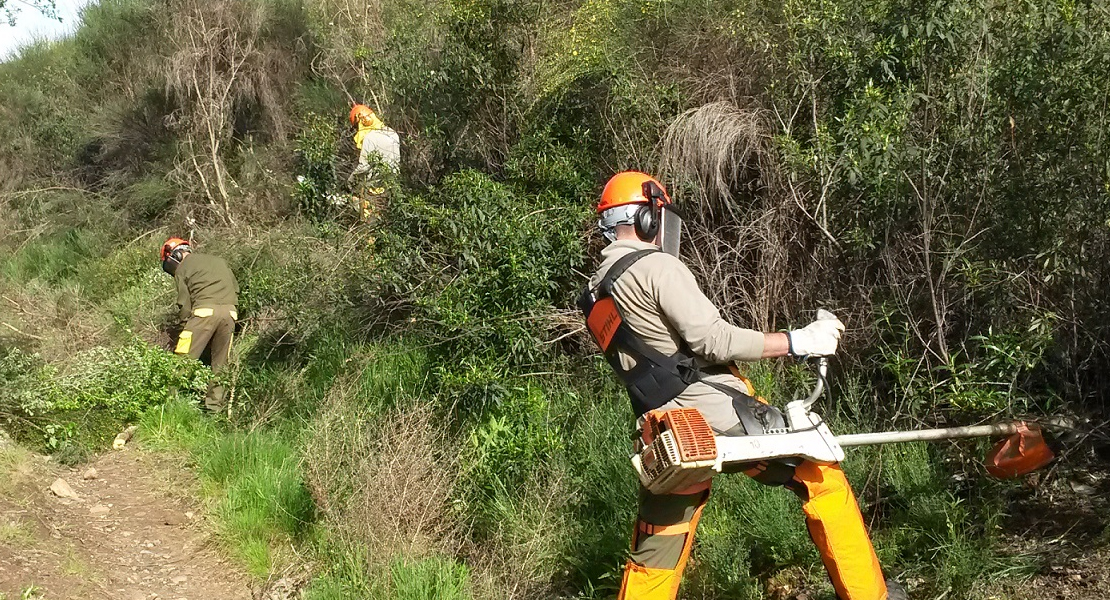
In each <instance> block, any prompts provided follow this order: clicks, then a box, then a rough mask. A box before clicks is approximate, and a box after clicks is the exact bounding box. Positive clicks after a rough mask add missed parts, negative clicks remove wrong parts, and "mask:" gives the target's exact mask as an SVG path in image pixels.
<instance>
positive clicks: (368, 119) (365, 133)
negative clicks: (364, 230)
mask: <svg viewBox="0 0 1110 600" xmlns="http://www.w3.org/2000/svg"><path fill="white" fill-rule="evenodd" d="M348 119H349V120H350V122H351V124H352V125H355V126H357V127H358V131H357V132H355V136H354V142H355V147H357V148H358V166H356V167H355V169H354V171H352V172H351V175H350V177H348V178H347V181H348V182H349V183H351V184H352V186H353V188H354V189H352V191H353V192H354V193H355V196H356V197H357V198H358V209H359V214H360V217H361V218H362V220H364V221H365V220H369V219H370V218H372V217H373V212H374V206H373V205H374V202H373V200H374V199H376V198H378V197H380V196H381V195H382V194H384V193H385V187H384V181H383V180H384V173H382V171H381V170H382V169H383V168H387V169H391V170H393V171H394V172H396V171H397V170H398V169H400V166H401V138H400V136H399V135H398V134H397V132H396V131H394V130H393V129H390V128H389V127H387V126H386V125H385V123H384V122H383V121H382V120H381V118H380V117H378V115H377V113H375V112H374V111H373V109H371V108H370V107H369V106H366V105H364V104H356V105H355V106H354V107H353V108H351V113H350V115H348Z"/></svg>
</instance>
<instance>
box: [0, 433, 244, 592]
mask: <svg viewBox="0 0 1110 600" xmlns="http://www.w3.org/2000/svg"><path fill="white" fill-rule="evenodd" d="M89 467H92V468H94V469H95V470H96V476H95V478H87V479H86V478H84V477H83V475H86V471H87V469H88V468H89ZM88 475H91V473H89V474H88ZM86 476H87V475H86ZM59 477H60V478H62V479H64V480H65V482H67V483H68V484H69V485H70V486H71V488H72V489H73V491H74V492H76V494H77V495H78V496H79V497H78V498H74V499H68V498H61V497H58V496H57V495H56V494H55V493H54V492H52V491H51V489H50V488H51V484H52V482H54V481H55V479H56V478H59ZM195 485H196V484H195V481H194V479H193V476H192V474H191V473H190V472H189V471H188V470H187V469H186V468H184V466H182V465H180V464H175V463H174V462H173V460H172V459H169V458H166V457H161V456H155V455H151V454H147V453H143V452H139V451H135V450H131V449H125V450H122V451H118V452H111V453H108V454H105V455H103V456H102V457H100V458H99V459H98V460H96V461H95V462H94V463H92V464H90V465H84V466H82V467H81V468H80V469H76V470H71V469H66V468H64V467H60V466H58V465H55V464H53V463H51V462H50V461H48V460H47V459H45V458H43V457H40V456H36V455H33V454H31V453H28V452H26V451H24V450H21V449H19V448H15V447H11V446H8V447H0V599H5V600H15V599H17V598H21V597H24V595H26V597H30V598H44V599H50V600H54V599H64V598H75V599H77V598H80V599H81V600H101V599H112V600H154V599H165V600H206V599H210V598H211V599H221V600H225V599H226V600H239V599H242V600H249V599H250V598H251V592H250V589H249V585H248V584H249V581H248V579H247V578H246V577H245V576H244V575H242V574H241V573H238V572H237V571H236V570H235V569H234V568H233V567H232V566H230V565H229V564H228V563H227V562H226V561H225V560H224V559H222V558H221V557H220V555H219V552H218V551H217V550H216V548H215V545H214V544H213V543H212V540H211V536H210V534H208V533H207V532H206V531H205V529H204V527H203V526H202V524H201V523H200V522H198V518H197V516H196V515H197V514H199V512H200V511H199V509H198V507H197V505H196V503H195V501H193V500H192V498H195V495H193V494H191V493H190V490H191V489H193V488H194V487H195ZM29 590H30V591H29ZM5 594H6V598H5Z"/></svg>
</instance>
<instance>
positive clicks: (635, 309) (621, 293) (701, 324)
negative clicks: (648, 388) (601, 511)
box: [590, 240, 763, 433]
mask: <svg viewBox="0 0 1110 600" xmlns="http://www.w3.org/2000/svg"><path fill="white" fill-rule="evenodd" d="M654 248H656V246H655V245H654V244H649V243H646V242H640V241H635V240H617V241H616V242H613V243H612V244H610V245H609V246H608V247H606V248H605V249H604V250H602V252H601V257H602V262H601V265H600V266H599V267H598V270H597V272H596V273H595V274H594V276H593V277H592V278H591V279H590V286H591V287H596V286H597V285H598V284H599V283H600V282H601V279H602V278H603V277H605V274H606V273H608V272H609V269H610V267H612V266H613V264H614V263H615V262H616V261H617V260H618V259H620V258H621V257H622V256H624V255H626V254H628V253H630V252H635V251H637V250H648V249H654ZM613 298H614V299H615V300H616V302H617V306H619V307H620V310H621V315H622V316H623V317H624V322H625V323H627V324H628V326H629V327H630V328H631V329H632V331H633V333H635V334H636V335H637V336H639V337H640V338H641V339H643V340H644V341H645V342H646V343H647V344H648V345H650V346H651V347H653V348H655V349H656V350H658V351H660V352H662V353H663V354H666V355H668V356H669V355H672V354H674V353H676V352H678V349H679V347H680V345H681V343H682V342H683V341H685V342H686V345H687V346H688V347H689V348H690V350H691V351H693V352H694V354H695V355H697V360H698V362H699V366H708V365H724V364H728V363H729V362H732V361H755V360H759V359H760V358H761V357H762V356H763V333H761V332H759V331H754V330H751V329H743V328H741V327H736V326H734V325H732V324H730V323H729V322H728V321H725V320H724V319H723V318H721V312H720V310H718V309H717V307H716V306H715V305H714V304H713V302H712V301H710V300H709V298H706V297H705V294H704V293H702V291H701V288H700V287H699V286H698V282H697V281H696V280H695V279H694V274H693V273H691V272H690V269H689V268H687V267H686V265H685V264H683V263H682V261H680V260H679V259H678V258H676V257H674V256H671V255H670V254H667V253H665V252H656V253H653V254H649V255H647V256H644V257H643V258H641V259H639V260H638V261H636V262H635V263H634V264H633V265H632V266H631V267H629V268H628V270H627V271H625V272H624V274H623V275H621V277H620V278H619V279H617V281H616V283H614V284H613ZM621 363H622V364H623V365H624V366H625V368H630V367H632V366H633V365H635V360H634V359H632V357H630V356H626V355H623V354H622V355H621ZM705 379H706V380H708V381H711V382H713V383H715V384H718V385H724V386H728V387H731V388H733V389H736V390H737V391H740V392H743V393H747V394H751V393H752V391H751V390H748V389H746V387H745V385H744V383H743V382H742V381H740V380H739V379H737V378H735V377H733V376H731V375H723V374H722V375H710V376H706V377H705ZM732 400H733V398H732V397H730V396H729V395H728V394H726V393H724V392H722V391H719V390H717V389H714V388H713V387H710V386H709V385H706V384H705V383H701V382H698V383H694V384H692V385H690V386H689V387H687V388H686V390H685V391H683V392H682V393H681V394H679V396H678V397H676V398H675V399H674V400H671V401H670V402H668V403H667V404H665V405H664V406H663V407H662V408H663V409H664V410H667V409H671V408H680V407H691V408H697V409H698V410H699V411H700V412H701V413H702V415H703V416H705V420H706V421H707V422H708V423H709V425H710V427H712V428H713V429H714V430H716V431H717V432H718V433H724V432H726V431H728V430H729V429H731V428H733V427H735V426H736V425H737V424H739V422H740V419H739V418H738V417H737V416H736V411H735V409H734V408H733V406H732Z"/></svg>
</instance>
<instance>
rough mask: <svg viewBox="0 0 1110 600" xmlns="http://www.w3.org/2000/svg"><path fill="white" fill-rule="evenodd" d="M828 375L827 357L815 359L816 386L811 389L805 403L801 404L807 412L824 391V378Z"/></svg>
mask: <svg viewBox="0 0 1110 600" xmlns="http://www.w3.org/2000/svg"><path fill="white" fill-rule="evenodd" d="M828 374H829V359H828V357H825V356H822V357H821V358H818V359H817V386H816V387H814V388H813V391H812V392H810V394H809V396H808V397H807V398H806V399H805V402H803V403H802V408H804V409H806V410H809V407H811V406H813V404H814V403H815V402H817V399H818V398H820V397H821V394H822V393H824V391H825V377H826V376H827V375H828Z"/></svg>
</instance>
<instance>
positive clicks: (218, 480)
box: [139, 402, 314, 578]
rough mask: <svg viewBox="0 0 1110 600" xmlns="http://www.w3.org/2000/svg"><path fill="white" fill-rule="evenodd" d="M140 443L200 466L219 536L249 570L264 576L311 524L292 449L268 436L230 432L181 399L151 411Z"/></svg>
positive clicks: (272, 434) (274, 435)
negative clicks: (182, 455) (182, 456)
mask: <svg viewBox="0 0 1110 600" xmlns="http://www.w3.org/2000/svg"><path fill="white" fill-rule="evenodd" d="M139 439H140V441H141V442H142V444H143V445H144V447H146V448H148V449H151V450H157V451H176V452H188V453H190V454H191V455H192V457H193V459H194V460H195V461H196V464H197V471H198V474H199V476H200V479H201V483H202V488H203V490H204V492H205V497H206V498H207V500H208V502H209V509H210V511H211V515H212V518H213V520H214V522H215V528H216V532H217V534H218V535H219V537H220V539H221V540H222V541H223V543H224V544H225V545H226V546H227V548H228V549H229V551H230V552H231V554H232V555H233V556H235V557H236V558H237V559H238V560H240V561H241V562H242V564H244V565H245V566H246V567H247V570H248V572H250V573H251V574H252V575H253V576H255V577H258V578H265V577H266V576H267V575H268V574H269V573H271V572H272V570H273V569H274V568H275V566H277V565H279V564H280V563H281V561H282V560H284V558H283V556H284V554H283V551H275V549H279V548H284V547H287V546H288V544H289V543H290V542H291V541H295V540H299V539H300V538H301V537H302V536H303V535H304V534H305V533H306V532H307V531H308V529H309V527H310V526H311V524H312V522H313V519H314V516H313V512H314V508H313V503H312V498H311V497H310V496H309V494H308V491H307V490H306V489H305V487H304V484H303V481H302V477H301V472H300V468H299V457H298V455H297V453H296V451H295V448H294V446H292V445H291V444H290V443H289V442H287V441H285V440H283V439H282V438H281V437H280V435H279V434H278V433H275V432H272V431H269V432H268V431H254V432H249V433H246V432H238V431H228V430H226V429H225V428H224V427H221V426H220V425H217V424H216V423H215V422H214V419H213V417H211V416H208V415H204V414H202V413H201V412H200V410H199V409H198V408H196V407H195V406H193V405H191V404H187V403H184V402H173V403H169V404H166V405H164V406H161V407H157V408H155V409H152V410H150V411H148V412H147V413H146V414H145V415H144V417H143V420H142V424H141V427H140V434H139Z"/></svg>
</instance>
